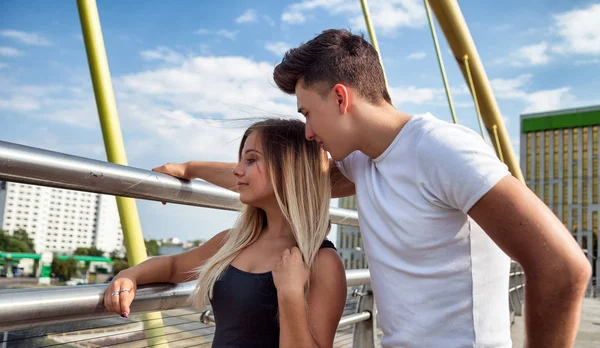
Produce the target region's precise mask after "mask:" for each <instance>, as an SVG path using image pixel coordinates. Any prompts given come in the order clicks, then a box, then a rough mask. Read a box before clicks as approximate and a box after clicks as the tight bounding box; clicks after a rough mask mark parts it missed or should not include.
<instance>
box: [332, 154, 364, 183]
mask: <svg viewBox="0 0 600 348" xmlns="http://www.w3.org/2000/svg"><path fill="white" fill-rule="evenodd" d="M358 155H359V153H358V151H354V152H352V153H351V154H349V155H348V156H346V158H344V159H343V160H341V161H335V165H336V166H337V167H338V169H339V170H340V172H342V174H343V175H344V176H345V177H347V178H348V179H349V180H350V181H352V182H354V175H353V174H354V168H355V167H356V158H357V156H358Z"/></svg>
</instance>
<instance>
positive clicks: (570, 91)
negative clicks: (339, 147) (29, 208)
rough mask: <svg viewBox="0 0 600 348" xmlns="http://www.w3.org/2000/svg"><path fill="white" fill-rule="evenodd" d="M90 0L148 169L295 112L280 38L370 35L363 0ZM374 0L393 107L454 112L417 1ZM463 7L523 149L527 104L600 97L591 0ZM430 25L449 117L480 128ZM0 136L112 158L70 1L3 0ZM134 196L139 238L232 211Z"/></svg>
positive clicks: (186, 236) (123, 111)
mask: <svg viewBox="0 0 600 348" xmlns="http://www.w3.org/2000/svg"><path fill="white" fill-rule="evenodd" d="M97 3H98V10H99V14H100V21H101V24H102V31H103V37H104V43H105V47H106V51H107V56H108V62H109V66H110V72H111V75H112V83H113V88H114V92H115V97H116V103H117V108H118V113H119V118H120V122H121V128H122V131H123V137H124V142H125V149H126V152H127V158H128V162H129V165H130V166H133V167H137V168H144V169H151V168H153V167H156V166H159V165H162V164H164V163H167V162H184V161H189V160H206V161H228V162H231V161H235V160H236V155H235V153H236V147H237V146H238V143H239V140H240V138H241V135H242V133H243V131H244V129H245V127H246V126H248V124H249V121H248V120H247V119H248V118H254V117H265V116H267V117H269V116H282V117H298V114H297V112H296V102H295V98H294V97H293V96H288V95H285V94H283V93H282V92H280V91H279V90H278V89H277V88H276V87H275V85H274V82H273V81H272V72H273V67H274V66H275V65H276V64H277V63H279V62H280V61H281V59H282V57H283V53H284V52H285V51H286V50H287V49H289V48H292V47H296V46H298V45H300V44H301V43H302V42H306V41H308V40H310V39H311V38H313V37H314V36H315V35H317V34H319V33H320V32H321V31H323V30H325V29H329V28H344V29H350V30H352V31H353V32H356V33H361V32H362V33H365V37H366V38H367V39H368V34H366V30H365V25H364V19H363V17H362V13H361V9H360V2H359V1H358V0H356V1H350V0H304V1H287V0H278V1H253V2H249V1H241V0H240V1H229V0H226V1H219V2H215V1H168V2H167V1H156V0H152V1H144V2H134V1H118V2H117V1H108V0H99V1H97ZM215 4H218V6H215ZM369 6H370V11H371V15H372V19H373V23H374V26H375V31H376V34H377V39H378V43H379V47H380V50H381V55H382V59H383V65H384V67H385V72H386V75H387V79H388V84H389V86H390V89H391V95H392V99H393V102H394V105H395V106H396V107H397V108H398V109H400V110H402V111H404V112H407V113H410V114H420V113H425V112H430V113H432V114H433V115H435V116H436V117H438V118H440V119H444V120H447V121H451V116H450V111H449V108H448V104H447V101H446V96H445V92H444V89H443V83H442V80H441V75H440V71H439V68H438V63H437V58H436V55H435V50H434V46H433V42H432V39H431V33H430V31H429V27H428V25H427V17H426V14H425V10H424V7H423V2H422V1H420V0H370V1H369ZM460 6H461V9H462V12H463V15H464V17H465V20H466V22H467V24H468V26H469V29H470V31H471V34H472V36H473V40H474V42H475V44H476V46H477V49H478V52H479V55H480V58H481V60H482V62H483V65H484V67H485V69H486V73H487V76H488V78H489V79H490V81H491V84H492V89H493V91H494V93H495V96H496V99H497V101H498V105H499V108H500V111H501V113H502V115H503V118H504V121H505V125H506V127H507V129H508V132H509V134H510V138H511V141H512V144H513V147H514V148H515V151H516V154H517V155H518V153H519V151H518V149H519V115H520V114H522V113H529V112H538V111H549V110H556V109H562V108H570V107H580V106H590V105H597V104H600V93H599V92H598V91H600V78H599V77H600V25H598V18H600V2H599V1H590V0H585V1H583V0H561V1H557V0H553V1H550V0H544V1H542V0H530V1H516V0H504V1H478V0H461V1H460ZM437 34H438V38H439V41H440V47H441V52H442V56H443V59H444V65H445V67H446V71H447V75H448V81H449V84H450V87H451V93H452V98H453V101H454V105H455V108H456V114H457V118H458V121H459V123H461V124H463V125H465V126H467V127H470V128H472V129H474V130H478V125H477V119H476V114H475V108H474V105H473V102H472V98H471V96H470V94H469V92H468V90H467V87H466V85H465V83H464V79H463V77H462V75H461V73H460V70H459V69H458V66H457V64H456V63H455V61H454V59H453V57H452V54H451V52H450V50H449V48H448V46H447V43H446V41H445V38H444V36H443V34H442V33H441V31H440V30H439V28H438V31H437ZM242 119H244V120H242ZM0 140H3V141H8V142H13V143H18V144H24V145H28V146H35V147H39V148H44V149H48V150H52V151H58V152H62V153H67V154H72V155H77V156H85V157H88V158H94V159H98V160H106V156H105V152H104V146H103V142H102V134H101V130H100V124H99V120H98V113H97V109H96V105H95V101H94V96H93V90H92V85H91V80H90V74H89V68H88V63H87V57H86V54H85V48H84V44H83V38H82V35H81V24H80V22H79V17H78V11H77V5H76V2H75V1H52V2H50V1H41V0H31V1H26V2H24V1H17V0H3V1H2V2H0ZM334 204H335V202H334ZM137 205H138V209H139V215H140V220H141V224H142V230H143V233H144V236H145V237H146V238H168V237H178V238H180V239H182V240H193V239H198V238H210V237H211V236H213V235H214V234H216V233H218V232H220V231H222V230H224V229H227V228H229V227H231V225H232V223H233V221H234V219H235V217H236V213H234V212H225V211H218V210H210V209H204V208H196V207H188V206H180V205H175V204H168V205H166V206H163V205H161V204H160V203H157V202H148V201H140V200H138V201H137ZM333 239H335V237H333Z"/></svg>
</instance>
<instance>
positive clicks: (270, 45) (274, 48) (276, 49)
mask: <svg viewBox="0 0 600 348" xmlns="http://www.w3.org/2000/svg"><path fill="white" fill-rule="evenodd" d="M265 49H266V50H267V51H269V52H271V53H273V54H275V55H276V56H280V57H283V55H284V54H285V52H287V51H288V50H289V49H290V45H289V44H287V43H285V42H282V41H277V42H267V43H266V44H265Z"/></svg>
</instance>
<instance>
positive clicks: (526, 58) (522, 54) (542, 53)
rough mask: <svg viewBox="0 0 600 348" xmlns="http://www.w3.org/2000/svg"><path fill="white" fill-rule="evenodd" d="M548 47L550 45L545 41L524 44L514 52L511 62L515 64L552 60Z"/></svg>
mask: <svg viewBox="0 0 600 348" xmlns="http://www.w3.org/2000/svg"><path fill="white" fill-rule="evenodd" d="M548 48H549V45H548V43H547V42H545V41H543V42H540V43H538V44H533V45H528V46H523V47H521V48H519V49H518V50H517V52H515V53H514V54H513V57H512V58H513V59H511V64H512V65H514V66H522V65H543V64H546V63H548V62H549V61H550V56H549V55H548Z"/></svg>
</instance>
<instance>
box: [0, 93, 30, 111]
mask: <svg viewBox="0 0 600 348" xmlns="http://www.w3.org/2000/svg"><path fill="white" fill-rule="evenodd" d="M39 109H40V104H39V103H38V102H37V100H36V99H34V98H32V97H29V96H21V95H15V96H11V97H10V98H6V99H5V98H0V110H4V111H18V112H25V111H33V110H39Z"/></svg>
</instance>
